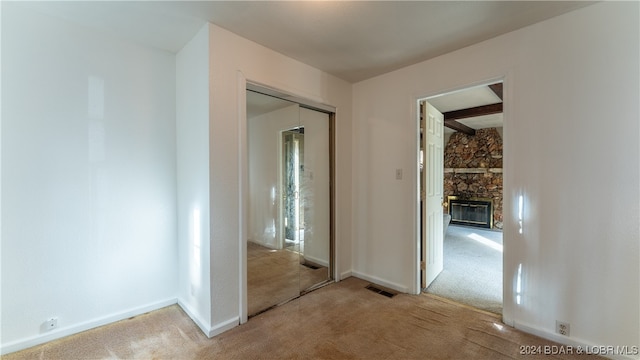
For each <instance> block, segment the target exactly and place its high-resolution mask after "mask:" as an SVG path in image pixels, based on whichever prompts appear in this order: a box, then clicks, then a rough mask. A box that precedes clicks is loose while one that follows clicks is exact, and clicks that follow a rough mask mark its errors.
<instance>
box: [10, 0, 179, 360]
mask: <svg viewBox="0 0 640 360" xmlns="http://www.w3.org/2000/svg"><path fill="white" fill-rule="evenodd" d="M2 30H3V37H2V50H3V51H2V52H3V59H2V60H3V61H2V87H3V92H2V103H3V107H2V209H3V212H2V225H3V226H2V285H1V286H2V308H1V317H2V319H1V323H2V325H1V326H2V328H1V332H2V352H9V351H13V350H17V349H19V348H22V347H25V346H29V345H34V344H36V343H39V342H42V341H45V340H50V339H52V338H56V337H60V336H63V335H67V334H70V333H73V332H78V331H81V330H84V329H87V328H90V327H93V326H97V325H101V324H104V323H107V322H111V321H115V320H119V319H121V318H125V317H128V316H131V315H135V314H138V313H141V312H145V311H148V310H151V309H155V308H157V307H160V306H164V305H167V304H170V303H174V302H175V300H176V289H177V276H176V267H177V258H176V255H175V254H176V243H175V236H176V220H175V219H176V210H175V209H176V190H175V188H176V177H175V171H176V167H175V162H176V155H175V120H174V119H175V106H174V104H175V98H174V97H175V57H174V55H172V54H169V53H166V52H163V51H157V50H152V49H148V48H144V47H140V46H138V45H134V44H130V43H126V42H122V41H120V40H119V39H117V38H115V37H110V36H106V35H102V34H100V33H96V32H94V31H92V30H90V29H87V28H83V27H79V26H75V25H72V24H70V23H67V22H64V21H61V20H56V19H54V18H51V17H47V16H42V15H39V14H37V13H35V12H31V11H29V10H25V9H23V8H22V7H21V6H20V5H19V4H14V3H12V4H8V3H3V5H2ZM51 317H57V318H58V329H55V330H51V331H45V330H44V329H43V326H42V324H43V322H44V321H45V320H47V319H48V318H51Z"/></svg>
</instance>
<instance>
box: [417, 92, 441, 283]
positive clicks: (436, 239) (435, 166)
mask: <svg viewBox="0 0 640 360" xmlns="http://www.w3.org/2000/svg"><path fill="white" fill-rule="evenodd" d="M422 109H423V110H422V111H423V114H422V119H423V120H422V121H424V124H423V125H422V127H423V129H424V130H423V136H424V139H423V141H424V165H423V176H422V177H421V178H422V181H423V184H422V194H424V195H423V201H422V246H421V251H422V259H423V262H422V265H423V266H421V267H422V287H423V288H426V287H428V286H429V284H431V282H432V281H433V280H435V278H436V277H437V276H438V275H439V274H440V272H441V271H442V269H443V266H444V256H443V252H442V248H443V237H444V234H443V223H442V220H443V219H442V201H443V177H444V174H443V173H444V164H443V162H444V154H443V150H442V146H443V131H444V116H443V115H442V113H440V112H439V111H438V110H437V109H436V108H434V107H433V106H432V105H431V104H429V103H428V102H426V101H425V102H424V106H422Z"/></svg>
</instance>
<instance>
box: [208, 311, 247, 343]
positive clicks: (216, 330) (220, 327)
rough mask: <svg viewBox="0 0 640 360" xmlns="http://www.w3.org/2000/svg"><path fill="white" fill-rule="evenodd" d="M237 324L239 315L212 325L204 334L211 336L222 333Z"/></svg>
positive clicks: (238, 323)
mask: <svg viewBox="0 0 640 360" xmlns="http://www.w3.org/2000/svg"><path fill="white" fill-rule="evenodd" d="M238 325H240V317H238V316H236V317H234V318H231V319H229V320H226V321H223V322H221V323H218V324H216V325H215V326H212V327H211V328H210V329H209V331H208V332H207V333H206V335H207V337H209V338H212V337H214V336H216V335H220V334H222V333H223V332H225V331H228V330H231V329H233V328H234V327H236V326H238Z"/></svg>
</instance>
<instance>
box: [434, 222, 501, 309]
mask: <svg viewBox="0 0 640 360" xmlns="http://www.w3.org/2000/svg"><path fill="white" fill-rule="evenodd" d="M443 251H444V270H443V271H442V273H440V275H438V277H437V278H436V279H435V280H434V281H433V282H432V283H431V285H430V286H429V287H428V288H427V290H426V291H427V292H428V293H431V294H434V295H438V296H442V297H445V298H447V299H451V300H455V301H457V302H460V303H463V304H466V305H470V306H473V307H477V308H479V309H482V310H486V311H490V312H493V313H496V314H502V232H499V231H492V230H484V229H480V228H474V227H468V226H460V225H450V226H449V228H448V229H447V233H446V236H445V239H444V248H443Z"/></svg>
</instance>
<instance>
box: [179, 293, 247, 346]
mask: <svg viewBox="0 0 640 360" xmlns="http://www.w3.org/2000/svg"><path fill="white" fill-rule="evenodd" d="M178 305H179V306H180V307H181V308H182V310H184V312H185V313H187V316H189V317H190V318H191V320H193V322H194V323H196V325H198V327H199V328H200V331H202V333H203V334H204V335H205V336H206V337H208V338H212V337H214V336H216V335H220V334H222V333H223V332H225V331H227V330H231V329H233V328H234V327H236V326H238V325H240V317H238V316H236V317H234V318H232V319H229V320H226V321H223V322H221V323H219V324H216V325H209V323H208V322H207V321H204V320H202V319H201V318H200V317H199V316H196V313H195V311H193V309H191V307H190V306H189V305H188V304H187V303H185V302H184V301H182V300H180V299H178Z"/></svg>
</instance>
